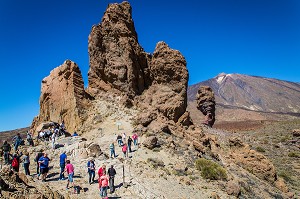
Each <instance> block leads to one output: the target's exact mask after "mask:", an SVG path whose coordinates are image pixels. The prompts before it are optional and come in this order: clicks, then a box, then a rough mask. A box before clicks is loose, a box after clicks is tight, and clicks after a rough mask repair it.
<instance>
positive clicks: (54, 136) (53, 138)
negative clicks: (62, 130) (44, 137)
mask: <svg viewBox="0 0 300 199" xmlns="http://www.w3.org/2000/svg"><path fill="white" fill-rule="evenodd" d="M51 141H52V149H55V141H56V132H55V131H54V133H52V136H51Z"/></svg>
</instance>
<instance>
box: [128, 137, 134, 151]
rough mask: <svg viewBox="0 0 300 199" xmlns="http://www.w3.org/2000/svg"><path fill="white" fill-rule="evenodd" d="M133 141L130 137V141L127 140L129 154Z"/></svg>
mask: <svg viewBox="0 0 300 199" xmlns="http://www.w3.org/2000/svg"><path fill="white" fill-rule="evenodd" d="M132 141H133V140H132V139H131V137H130V136H129V137H128V140H127V144H128V151H129V153H131V143H132Z"/></svg>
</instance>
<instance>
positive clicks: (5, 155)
mask: <svg viewBox="0 0 300 199" xmlns="http://www.w3.org/2000/svg"><path fill="white" fill-rule="evenodd" d="M4 160H5V164H9V152H4Z"/></svg>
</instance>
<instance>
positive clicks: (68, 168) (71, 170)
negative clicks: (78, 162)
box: [65, 160, 76, 189]
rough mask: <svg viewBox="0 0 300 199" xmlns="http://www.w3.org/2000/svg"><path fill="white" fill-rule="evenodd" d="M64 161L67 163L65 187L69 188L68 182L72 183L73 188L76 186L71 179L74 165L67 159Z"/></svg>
mask: <svg viewBox="0 0 300 199" xmlns="http://www.w3.org/2000/svg"><path fill="white" fill-rule="evenodd" d="M66 163H67V165H66V168H65V172H67V174H68V182H67V186H66V189H69V183H72V185H73V188H74V189H75V188H76V187H75V185H74V180H73V177H74V166H73V165H72V164H71V163H70V160H67V161H66Z"/></svg>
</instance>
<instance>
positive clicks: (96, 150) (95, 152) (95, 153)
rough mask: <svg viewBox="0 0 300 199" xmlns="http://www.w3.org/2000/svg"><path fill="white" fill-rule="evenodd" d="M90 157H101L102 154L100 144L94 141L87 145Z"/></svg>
mask: <svg viewBox="0 0 300 199" xmlns="http://www.w3.org/2000/svg"><path fill="white" fill-rule="evenodd" d="M87 153H88V156H89V157H99V156H100V155H101V154H102V151H101V148H100V146H99V144H96V143H92V144H90V145H89V146H88V147H87Z"/></svg>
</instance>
